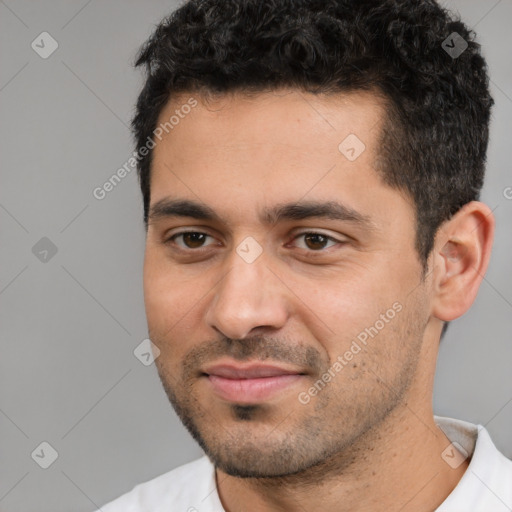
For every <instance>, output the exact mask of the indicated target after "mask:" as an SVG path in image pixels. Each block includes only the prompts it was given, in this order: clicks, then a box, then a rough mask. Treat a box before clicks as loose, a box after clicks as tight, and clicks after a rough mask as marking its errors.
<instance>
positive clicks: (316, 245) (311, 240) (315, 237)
mask: <svg viewBox="0 0 512 512" xmlns="http://www.w3.org/2000/svg"><path fill="white" fill-rule="evenodd" d="M303 236H304V241H305V242H306V246H307V247H308V249H312V250H313V251H318V250H320V249H325V246H326V245H327V242H329V237H327V236H324V235H321V234H319V233H305V234H304V235H303Z"/></svg>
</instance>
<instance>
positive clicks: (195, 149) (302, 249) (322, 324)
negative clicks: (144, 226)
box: [144, 90, 431, 476]
mask: <svg viewBox="0 0 512 512" xmlns="http://www.w3.org/2000/svg"><path fill="white" fill-rule="evenodd" d="M189 98H190V96H182V97H180V98H179V99H177V98H174V99H173V100H172V102H170V103H169V104H168V105H167V106H166V108H165V109H164V111H163V112H162V114H161V117H160V122H165V121H168V120H169V118H170V117H171V116H172V115H173V114H174V113H175V111H176V110H179V111H181V113H182V116H180V120H179V123H177V124H175V125H174V128H173V129H172V130H169V133H168V134H167V135H165V136H164V137H163V138H162V140H161V141H160V142H158V144H157V146H156V147H155V149H154V154H153V164H152V176H151V208H152V210H151V213H152V215H151V216H150V222H149V228H148V234H147V245H146V258H145V267H144V292H145V301H146V311H147V318H148V324H149V333H150V337H151V339H152V341H153V342H154V343H155V344H156V345H157V346H158V347H159V349H160V351H161V354H160V356H159V357H158V358H157V360H156V364H157V368H158V372H159V375H160V378H161V380H162V383H163V385H164V388H165V391H166V393H167V395H168V396H169V399H170V400H171V402H172V404H173V406H174V408H175V409H176V411H177V413H178V415H179V416H180V418H181V420H182V421H183V423H184V424H185V425H186V426H187V428H188V429H189V431H190V432H191V433H192V435H193V436H194V438H195V439H196V440H197V441H198V442H199V443H200V445H201V446H202V447H203V449H204V450H205V451H206V453H207V454H208V455H209V456H210V458H211V459H212V460H213V462H214V463H215V464H216V465H217V466H218V467H219V468H220V469H222V470H223V471H225V472H227V473H229V474H232V475H235V476H278V475H288V474H292V473H296V472H299V471H301V470H304V469H306V468H310V467H312V466H314V465H316V464H318V463H320V462H322V461H325V460H327V459H328V458H329V457H331V456H333V455H337V454H340V453H342V452H343V450H345V449H346V448H347V447H348V446H350V445H351V444H352V443H354V442H355V441H356V440H357V439H358V438H359V439H360V438H361V436H362V435H363V434H365V433H366V432H368V431H370V429H372V427H375V426H377V425H378V424H379V423H381V422H382V421H383V420H384V419H385V418H386V417H387V416H388V415H389V414H390V413H391V411H393V410H396V408H397V406H398V405H400V404H402V403H403V402H404V400H405V398H406V397H407V400H409V401H410V400H413V401H414V399H416V400H420V399H419V398H418V397H414V396H412V397H411V394H412V393H413V391H411V390H413V389H415V383H417V381H418V379H420V378H422V377H420V376H421V375H422V374H424V373H425V371H426V370H425V369H424V368H423V367H422V364H423V363H422V362H421V360H420V358H419V356H420V351H421V350H422V342H423V335H424V332H425V326H426V325H427V323H428V321H429V317H430V302H429V292H428V289H427V287H428V280H426V281H423V280H422V266H421V263H420V261H419V259H418V256H417V253H416V251H415V248H414V241H415V215H414V209H413V206H412V203H411V202H410V201H409V200H408V199H407V198H406V197H404V195H402V194H401V193H400V192H399V191H397V190H395V189H392V188H389V187H388V186H386V185H384V184H383V182H382V181H381V179H380V178H379V176H378V174H377V173H376V171H375V170H374V169H375V159H376V158H377V157H378V151H379V147H378V143H377V141H378V138H379V134H380V130H381V126H382V122H383V118H384V110H383V107H382V106H381V104H380V102H379V101H378V100H377V98H376V96H374V95H372V94H370V93H352V94H340V95H337V96H332V97H329V98H328V97H325V96H324V97H318V96H314V95H311V94H305V93H299V92H297V91H293V90H289V91H280V92H278V93H276V92H274V93H265V94H261V95H258V96H256V97H253V98H252V99H249V98H247V97H242V96H240V95H234V96H232V97H224V98H223V99H220V100H216V101H212V102H211V103H210V104H209V105H208V106H206V105H205V104H203V103H202V102H201V100H200V98H199V97H197V96H195V99H196V100H197V101H198V104H197V106H195V107H193V108H191V109H188V108H184V109H182V108H181V106H182V105H184V104H186V103H187V101H188V100H189ZM189 110H191V111H190V112H189ZM185 112H189V113H187V114H186V115H185V114H184V113H185ZM350 134H353V135H350ZM349 135H350V137H349V138H348V139H347V140H346V141H345V143H343V144H342V145H341V149H340V143H342V142H343V141H344V140H345V139H346V138H347V137H348V136H349ZM354 135H355V136H356V137H357V138H358V139H359V140H360V141H361V142H362V143H364V145H365V149H364V150H363V151H362V152H361V150H362V149H363V146H362V145H361V143H360V142H358V141H357V139H356V138H354ZM359 153H360V154H359ZM354 157H357V158H355V159H354ZM177 201H179V203H175V202H177ZM185 201H186V202H193V203H196V204H197V205H199V206H200V207H201V208H202V209H203V210H206V211H200V209H199V208H192V207H191V205H190V204H187V203H185ZM290 205H291V206H290ZM336 205H337V210H336V212H335V214H333V213H331V214H329V213H326V212H328V211H331V212H332V209H333V208H334V207H335V206H336ZM329 208H330V210H329ZM184 233H185V234H184ZM336 362H337V363H338V364H336ZM270 367H271V368H270ZM429 371H431V369H429ZM329 377H330V378H329ZM421 399H422V400H423V399H424V398H423V397H422V398H421Z"/></svg>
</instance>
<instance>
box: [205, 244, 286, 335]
mask: <svg viewBox="0 0 512 512" xmlns="http://www.w3.org/2000/svg"><path fill="white" fill-rule="evenodd" d="M265 261H266V260H265V258H264V257H263V255H262V256H260V257H259V258H258V259H257V260H256V261H254V262H252V263H247V262H245V261H244V260H243V259H242V258H240V257H239V256H238V254H236V253H235V252H233V255H232V256H231V257H230V259H229V262H228V270H227V272H226V274H225V275H224V277H223V278H222V279H221V280H220V282H219V283H218V285H217V286H216V288H215V291H214V295H213V297H212V299H211V302H210V304H209V306H208V310H207V312H206V322H207V323H208V325H209V326H210V327H212V328H214V329H216V330H218V331H220V332H222V333H223V334H224V335H225V336H226V337H228V338H232V339H243V338H245V337H247V336H249V335H254V334H255V333H254V332H253V331H256V330H261V329H267V330H275V329H280V328H281V327H283V326H284V325H285V323H286V321H287V318H288V314H289V313H288V310H287V301H286V292H285V289H284V286H283V284H282V282H281V281H280V280H279V278H278V277H277V276H276V275H275V274H274V273H273V272H272V271H271V270H270V269H269V268H268V267H267V265H266V262H265Z"/></svg>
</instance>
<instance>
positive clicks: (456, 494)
mask: <svg viewBox="0 0 512 512" xmlns="http://www.w3.org/2000/svg"><path fill="white" fill-rule="evenodd" d="M434 418H435V421H436V423H437V425H438V426H439V427H440V428H441V429H442V430H443V432H444V433H445V434H446V436H447V437H448V439H449V440H450V441H451V442H452V443H458V445H459V446H461V447H462V448H463V449H464V450H465V451H466V452H467V453H468V455H469V456H471V461H470V463H469V466H468V468H467V470H466V472H465V473H464V475H463V476H462V478H461V480H460V481H459V483H458V485H457V486H456V487H455V489H454V490H453V491H452V493H451V494H450V495H449V496H448V497H447V498H446V500H445V501H444V502H443V503H442V504H441V506H440V507H438V508H437V510H436V512H512V461H511V460H509V459H507V458H506V457H505V456H504V455H502V454H501V453H500V452H499V451H498V450H497V448H496V447H495V446H494V444H493V442H492V441H491V438H490V437H489V433H488V432H487V430H486V429H485V428H484V427H482V426H481V425H473V424H471V423H467V422H465V421H460V420H455V419H451V418H443V417H439V416H435V417H434ZM446 454H447V455H445V456H447V458H446V459H445V460H450V462H451V461H452V460H454V459H453V452H452V451H451V450H450V449H449V448H447V451H446ZM455 463H456V462H454V464H455ZM175 511H179V512H225V510H224V508H223V507H222V504H221V502H220V499H219V494H218V492H217V487H216V483H215V468H214V466H213V464H212V463H211V462H210V460H209V459H208V457H206V456H203V457H201V458H200V459H197V460H195V461H193V462H190V463H188V464H185V465H183V466H180V467H178V468H176V469H174V470H172V471H169V472H168V473H165V474H163V475H161V476H159V477H157V478H154V479H153V480H150V481H149V482H146V483H143V484H139V485H137V486H135V487H134V488H133V490H132V491H130V492H128V493H126V494H124V495H123V496H121V497H120V498H118V499H116V500H114V501H112V502H110V503H109V504H107V505H104V506H103V507H102V508H101V511H97V512H175Z"/></svg>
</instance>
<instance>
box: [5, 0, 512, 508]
mask: <svg viewBox="0 0 512 512" xmlns="http://www.w3.org/2000/svg"><path fill="white" fill-rule="evenodd" d="M446 5H447V6H448V7H450V8H452V9H454V10H458V11H459V12H460V13H461V15H462V17H463V19H464V20H465V21H466V22H467V23H469V24H470V25H471V26H472V27H474V28H475V30H476V31H477V33H478V35H479V41H480V42H481V43H482V45H483V47H484V54H485V55H486V57H487V60H488V63H489V66H490V75H491V79H492V84H491V86H492V93H493V96H494V98H495V100H496V106H495V109H494V117H493V122H492V131H491V143H490V148H489V156H488V176H487V182H486V186H485V189H484V193H483V197H482V199H483V200H484V201H485V202H487V203H488V204H489V205H490V207H491V208H493V209H494V213H495V215H496V218H497V225H498V227H497V232H496V242H495V246H494V253H493V257H492V261H491V266H490V269H489V271H488V273H487V275H486V278H485V281H484V282H483V284H482V287H481V291H480V294H479V297H478V299H477V301H476V303H475V305H474V306H473V308H472V310H471V312H470V313H469V314H467V315H465V316H464V317H463V318H462V319H460V320H458V321H456V322H453V323H452V325H451V326H450V329H449V331H448V334H447V336H446V338H445V340H444V341H443V343H442V346H441V351H440V357H439V367H438V372H437V380H436V385H435V408H436V413H437V414H441V415H448V416H453V417H457V418H461V419H466V420H468V421H472V422H475V423H481V424H483V425H486V427H487V428H488V430H489V431H490V433H491V435H492V437H493V439H494V441H495V443H496V445H497V446H498V448H499V449H500V450H501V451H502V452H504V453H505V454H506V455H507V456H509V457H510V456H512V438H511V432H512V429H511V425H512V378H511V364H510V363H511V361H512V343H510V341H511V330H512V321H511V319H512V272H511V271H510V267H511V257H510V254H511V252H512V230H511V220H512V200H510V199H509V200H507V199H506V197H505V193H504V191H505V190H509V189H507V187H512V173H511V158H510V156H511V132H512V99H511V98H512V59H511V58H510V51H511V48H512V31H511V30H510V20H511V19H512V0H501V1H497V0H493V1H487V0H485V1H484V0H471V1H468V0H459V1H449V2H446ZM175 6H176V3H175V2H170V1H169V2H165V1H163V0H151V1H145V2H143V1H138V2H137V1H135V0H130V1H121V0H111V1H103V2H100V1H99V0H89V1H87V0H80V1H76V0H74V1H64V0H51V1H49V0H48V1H41V2H34V1H25V0H5V1H0V56H1V60H0V62H1V63H2V65H1V70H0V120H1V121H0V122H1V128H0V129H1V132H0V154H1V158H2V161H1V165H2V167H1V172H2V178H1V188H0V223H1V233H2V242H1V244H2V245H1V247H2V251H1V260H0V301H1V306H0V307H1V309H0V315H1V317H0V322H1V323H0V325H1V335H2V345H1V347H2V351H1V357H0V432H1V435H0V461H1V462H0V511H2V512H86V511H91V510H94V509H95V508H96V506H99V505H101V504H103V503H105V502H107V501H110V500H112V499H113V498H115V497H117V496H119V495H120V494H122V493H124V492H126V491H128V490H129V489H131V488H132V487H133V486H134V485H135V484H136V483H139V482H142V481H146V480H148V479H151V478H153V477H155V476H157V475H159V474H161V473H163V472H165V471H168V470H170V469H172V468H174V467H176V466H178V465H181V464H183V463H185V462H187V461H190V460H193V459H195V458H197V457H198V456H199V455H200V454H201V451H200V449H199V448H198V447H197V446H196V444H195V443H194V442H193V441H192V439H191V438H190V437H189V436H188V434H187V433H186V431H185V429H184V428H183V427H182V425H181V424H180V422H179V421H178V420H177V418H176V416H175V414H174V412H173V411H172V408H171V406H170V405H169V403H168V401H167V397H166V396H165V394H164V392H163V391H162V389H161V386H160V381H159V380H158V376H157V374H156V370H155V367H154V365H152V366H148V367H146V366H144V365H143V364H141V363H140V362H139V361H138V360H137V359H136V358H135V356H134V354H133V350H134V349H135V347H137V346H138V345H139V343H140V342H141V341H142V340H143V339H144V338H146V337H147V330H146V322H145V316H144V305H143V296H142V275H141V271H142V260H143V249H144V232H143V224H142V205H141V199H140V197H139V189H138V183H137V179H136V175H135V172H132V173H131V174H129V175H128V176H127V177H126V178H124V180H123V181H122V182H121V183H120V184H118V186H117V187H116V188H115V189H114V190H113V191H112V192H110V193H109V194H108V195H107V196H106V197H105V199H103V200H101V201H100V200H97V199H95V198H94V197H93V194H92V191H93V189H94V188H95V187H98V186H101V185H102V183H103V182H104V181H105V180H106V179H108V178H109V177H110V176H111V175H112V174H113V173H114V172H115V171H116V170H117V169H118V168H119V167H120V166H121V165H122V164H123V163H124V162H126V160H127V159H128V158H129V156H130V154H131V151H132V150H133V148H132V140H131V136H130V132H129V130H128V125H129V121H130V118H131V116H132V113H133V105H134V102H135V100H136V96H137V93H138V90H139V87H140V86H141V83H142V80H141V76H140V74H139V72H138V71H134V69H133V68H132V63H133V59H134V56H135V53H136V51H137V49H138V47H139V45H140V44H141V43H142V42H143V41H144V40H145V39H146V38H147V37H148V36H149V35H150V33H151V32H152V29H153V28H154V25H155V24H156V23H157V22H158V21H159V20H160V19H161V18H162V17H163V16H164V15H166V14H168V13H170V12H171V11H172V10H173V9H174V7H175ZM44 31H46V32H48V33H50V34H51V36H52V37H53V38H54V39H55V40H56V41H57V42H58V45H59V46H58V48H57V50H56V51H55V52H54V53H53V54H52V55H51V56H49V57H48V58H46V59H43V58H41V57H40V56H39V55H38V54H37V53H36V52H35V51H34V50H33V49H32V47H31V43H32V41H33V40H36V43H38V44H39V46H40V48H39V51H48V50H49V49H51V44H50V41H49V39H45V42H44V48H41V46H42V44H41V43H40V38H38V39H36V37H37V36H38V35H39V34H41V33H42V32H44ZM45 37H47V36H45ZM510 191H511V193H510V194H509V197H510V196H512V189H510ZM43 237H47V238H48V239H50V240H51V242H52V243H53V244H54V246H56V248H57V253H56V254H55V255H53V256H52V253H51V248H49V246H48V242H47V241H45V240H43V241H42V242H39V241H40V239H41V238H43ZM38 242H39V244H42V245H37V246H36V249H37V250H34V251H36V252H38V251H39V252H40V254H39V257H43V256H45V253H44V252H41V251H44V250H45V249H46V250H50V252H49V253H48V254H47V255H46V258H47V260H48V261H46V262H42V261H40V260H39V259H38V258H37V257H36V256H35V255H34V254H33V247H34V245H35V244H36V243H38ZM45 244H46V245H45ZM43 441H46V442H48V443H50V445H52V446H53V447H54V448H55V449H56V450H57V452H58V458H57V460H56V461H55V462H54V463H53V465H51V466H50V467H49V468H48V469H46V470H44V469H41V468H40V467H39V466H38V465H37V464H36V462H35V461H34V459H33V458H32V456H31V454H32V452H33V451H34V450H35V449H36V448H37V447H38V446H39V445H40V443H41V442H43ZM43 450H44V448H43ZM36 453H40V452H37V451H36ZM47 456H49V451H48V450H46V452H45V457H47ZM34 458H36V457H35V456H34Z"/></svg>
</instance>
